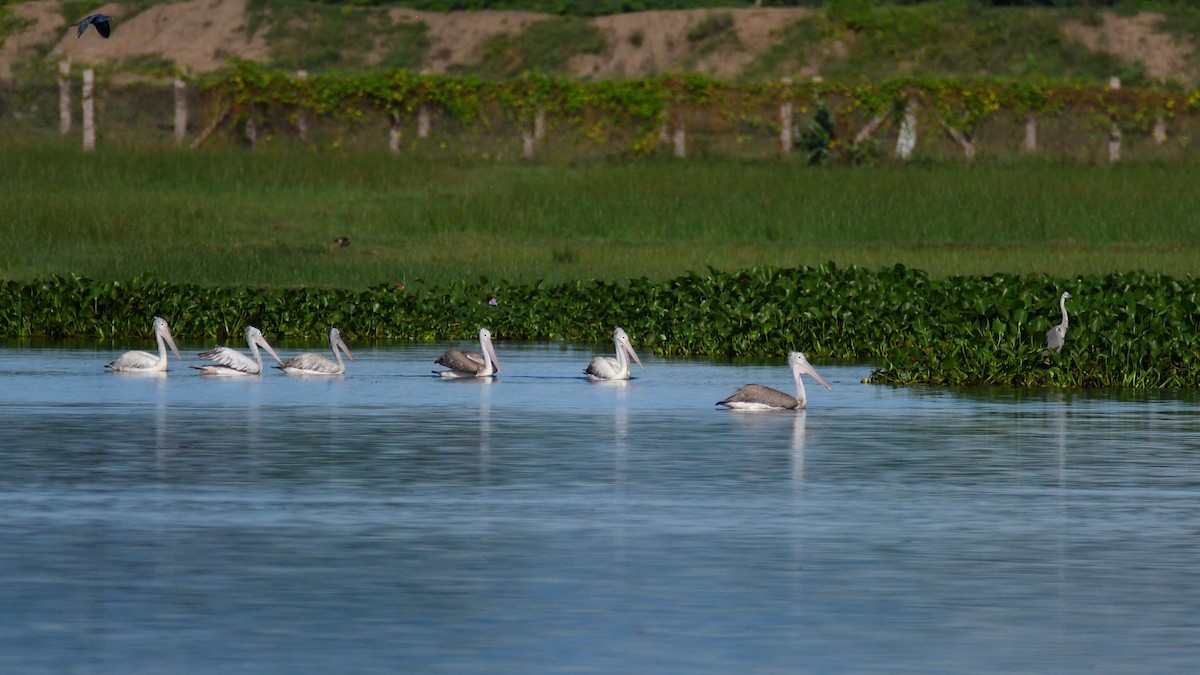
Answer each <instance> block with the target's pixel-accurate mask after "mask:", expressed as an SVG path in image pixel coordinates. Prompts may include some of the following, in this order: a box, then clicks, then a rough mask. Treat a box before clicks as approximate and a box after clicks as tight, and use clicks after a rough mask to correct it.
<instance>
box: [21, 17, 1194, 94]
mask: <svg viewBox="0 0 1200 675" xmlns="http://www.w3.org/2000/svg"><path fill="white" fill-rule="evenodd" d="M10 8H11V11H12V12H13V13H14V14H15V15H16V17H17V18H18V19H20V20H21V21H22V22H24V26H23V27H22V28H21V29H20V30H19V32H17V33H16V34H12V35H9V36H8V37H7V39H6V40H5V42H4V44H3V46H2V47H0V78H5V79H11V78H12V77H13V76H14V73H15V72H20V71H21V66H22V65H23V64H28V63H30V62H32V61H35V60H37V59H50V60H53V61H57V60H60V59H61V58H62V57H69V58H70V59H71V61H72V62H74V63H82V64H93V65H100V64H103V63H112V62H117V63H119V62H122V61H138V60H143V61H146V60H150V61H166V62H172V63H174V64H176V65H177V66H184V67H187V68H188V69H190V70H191V71H193V72H205V71H210V70H213V69H215V68H218V67H220V66H221V65H222V64H224V63H225V62H226V61H227V60H228V59H229V58H230V57H238V58H242V59H247V60H252V61H261V62H268V61H269V60H270V54H271V50H270V48H269V45H268V43H267V41H266V35H267V34H268V30H269V26H268V25H267V23H266V22H261V21H260V22H258V24H259V25H254V26H253V30H252V29H251V28H252V26H251V18H250V17H249V16H248V14H247V8H246V2H245V0H184V1H182V2H177V3H171V4H155V5H150V6H148V7H147V6H144V5H136V4H122V3H108V4H105V5H103V6H101V7H99V8H98V9H97V10H95V11H98V12H101V13H105V14H110V15H112V16H114V17H116V18H117V21H116V25H115V28H114V30H113V33H112V37H111V38H110V39H108V40H103V39H101V38H100V37H99V36H98V35H96V34H95V33H94V31H91V30H90V29H89V32H88V34H85V35H84V36H83V38H82V39H79V38H76V35H75V30H74V27H73V26H71V25H70V24H69V21H68V18H67V17H65V16H64V11H63V8H62V6H61V3H59V2H25V3H16V4H13V5H10ZM378 11H380V12H387V13H389V15H390V17H391V20H392V21H400V20H404V21H421V22H424V23H425V25H426V26H427V27H428V33H427V35H428V39H429V42H430V44H429V46H428V48H427V49H426V50H425V54H424V56H423V57H422V60H421V69H422V70H424V71H426V72H433V73H441V72H447V71H448V70H452V69H453V68H454V67H456V66H461V65H470V64H474V63H478V62H480V60H481V59H483V58H485V46H486V45H487V44H488V41H489V40H491V39H492V38H494V37H495V36H496V35H498V34H509V35H513V34H519V33H520V32H521V31H523V30H525V29H527V28H528V27H529V26H530V25H532V24H534V23H536V22H538V21H541V20H544V19H547V18H549V17H548V16H547V15H542V14H534V13H529V12H451V13H436V12H416V11H412V10H404V9H395V8H393V9H381V10H378ZM721 11H722V12H723V13H728V14H730V15H732V17H733V21H734V26H733V29H732V34H733V37H734V39H730V40H727V41H725V42H724V43H722V44H721V45H719V46H718V47H716V48H712V47H711V46H709V48H707V49H698V48H697V45H695V44H693V43H692V42H690V41H689V40H688V32H689V31H690V30H692V29H693V28H694V27H696V26H697V25H698V24H700V23H701V22H702V21H704V20H705V18H706V17H709V16H711V14H712V10H686V11H664V12H643V13H637V14H624V15H617V16H607V17H600V18H597V19H594V20H593V23H594V24H595V26H596V27H597V28H598V29H600V31H601V32H602V33H603V34H604V36H605V39H606V41H607V44H608V48H607V49H605V50H604V52H603V53H602V54H599V55H588V54H581V55H577V56H575V57H573V59H572V60H571V61H570V70H571V72H572V74H573V75H575V76H578V77H588V78H613V77H616V78H620V77H639V76H644V75H649V74H654V73H658V72H664V71H681V70H687V71H695V72H702V73H705V74H710V75H714V76H719V77H737V76H738V75H740V74H742V72H743V71H744V70H745V69H746V68H747V67H749V66H750V64H752V63H753V62H754V61H755V60H756V59H757V58H758V57H759V56H760V55H762V54H763V53H764V52H765V51H767V50H768V49H770V48H771V47H772V46H773V45H775V44H776V43H777V42H778V41H780V40H782V39H784V38H782V37H781V35H780V32H781V31H780V29H781V28H782V27H784V26H786V25H788V24H789V23H791V22H794V21H795V20H796V19H798V18H800V17H802V16H803V15H804V13H805V12H808V11H811V10H805V9H781V8H769V9H768V8H763V9H750V8H748V9H732V10H721ZM72 19H73V20H77V19H78V17H72ZM1157 19H1158V17H1156V16H1155V15H1153V14H1139V15H1136V16H1130V17H1123V16H1117V15H1113V14H1104V15H1103V21H1102V22H1100V23H1098V24H1094V25H1087V24H1083V23H1078V22H1076V23H1071V22H1067V23H1065V24H1064V25H1063V28H1062V31H1063V36H1064V39H1066V40H1069V41H1071V42H1072V43H1075V44H1078V45H1079V48H1080V49H1088V50H1092V51H1105V52H1109V53H1112V54H1114V55H1116V56H1117V57H1118V59H1119V60H1121V61H1122V62H1126V63H1133V62H1135V61H1140V62H1141V63H1142V64H1144V66H1145V69H1146V74H1147V75H1149V76H1150V77H1153V78H1156V79H1174V80H1181V81H1189V82H1190V81H1194V80H1195V79H1196V75H1197V73H1194V72H1189V66H1188V58H1187V57H1188V56H1189V55H1190V54H1191V53H1192V51H1193V46H1192V45H1189V44H1181V43H1180V42H1178V41H1177V40H1176V39H1175V38H1173V37H1171V36H1170V35H1167V34H1166V33H1163V32H1160V31H1158V30H1156V29H1155V26H1156V22H1157ZM837 47H838V45H825V46H823V47H822V48H819V49H813V50H812V51H811V53H808V52H805V51H803V50H801V52H802V53H804V54H805V55H804V56H803V57H800V58H793V59H791V61H789V62H788V63H786V68H787V69H788V72H789V73H793V74H795V75H798V76H806V75H809V74H817V73H818V72H820V67H821V63H822V60H823V59H831V58H837V56H838V54H837V52H838V49H837ZM368 62H369V60H368Z"/></svg>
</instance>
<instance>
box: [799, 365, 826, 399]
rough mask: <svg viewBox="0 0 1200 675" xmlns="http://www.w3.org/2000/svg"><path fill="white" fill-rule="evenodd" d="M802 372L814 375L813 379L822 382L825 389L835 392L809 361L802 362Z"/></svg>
mask: <svg viewBox="0 0 1200 675" xmlns="http://www.w3.org/2000/svg"><path fill="white" fill-rule="evenodd" d="M800 372H802V373H807V374H809V375H812V378H813V379H814V380H816V381H817V382H820V383H821V386H823V387H825V388H826V389H828V390H829V391H833V387H831V386H829V383H828V382H826V381H825V378H823V377H821V374H820V373H818V372H817V369H816V368H813V367H812V364H811V363H809V362H808V359H804V360H803V361H801V362H800Z"/></svg>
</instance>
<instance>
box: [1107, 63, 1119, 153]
mask: <svg viewBox="0 0 1200 675" xmlns="http://www.w3.org/2000/svg"><path fill="white" fill-rule="evenodd" d="M1108 88H1109V90H1111V91H1117V90H1118V89H1120V88H1121V78H1119V77H1110V78H1108ZM1119 161H1121V125H1120V124H1118V123H1117V118H1116V116H1115V115H1114V116H1113V118H1112V126H1110V127H1109V129H1108V162H1109V164H1115V163H1117V162H1119Z"/></svg>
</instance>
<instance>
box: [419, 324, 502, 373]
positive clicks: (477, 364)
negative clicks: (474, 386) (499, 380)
mask: <svg viewBox="0 0 1200 675" xmlns="http://www.w3.org/2000/svg"><path fill="white" fill-rule="evenodd" d="M479 348H480V349H481V350H482V353H480V352H471V351H458V350H457V349H451V350H450V351H447V352H446V353H444V354H442V355H441V356H440V357H438V360H437V361H434V363H436V364H438V365H439V366H446V367H447V368H449V369H450V370H435V371H433V372H434V374H435V375H441V376H442V377H492V376H493V375H499V374H500V359H499V358H498V357H497V356H496V350H495V348H493V347H492V333H491V331H489V330H488V329H486V328H480V329H479Z"/></svg>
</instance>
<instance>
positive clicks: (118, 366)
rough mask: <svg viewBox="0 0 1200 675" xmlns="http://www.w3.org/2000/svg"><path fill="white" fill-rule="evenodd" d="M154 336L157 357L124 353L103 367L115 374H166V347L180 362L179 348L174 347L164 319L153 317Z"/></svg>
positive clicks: (141, 353)
mask: <svg viewBox="0 0 1200 675" xmlns="http://www.w3.org/2000/svg"><path fill="white" fill-rule="evenodd" d="M154 335H155V337H157V338H158V355H157V356H155V355H154V354H151V353H150V352H142V351H132V352H125V353H124V354H122V355H121V356H120V357H119V358H118V359H117V360H116V361H113V362H112V363H110V364H108V365H106V366H104V367H105V368H110V369H112V370H113V372H117V373H165V372H167V347H170V348H171V351H173V352H175V358H177V359H179V360H180V361H182V360H183V357H182V356H180V355H179V348H178V347H176V346H175V338H173V337H171V329H170V328H168V327H167V321H166V319H162V318H160V317H157V316H156V317H154Z"/></svg>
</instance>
